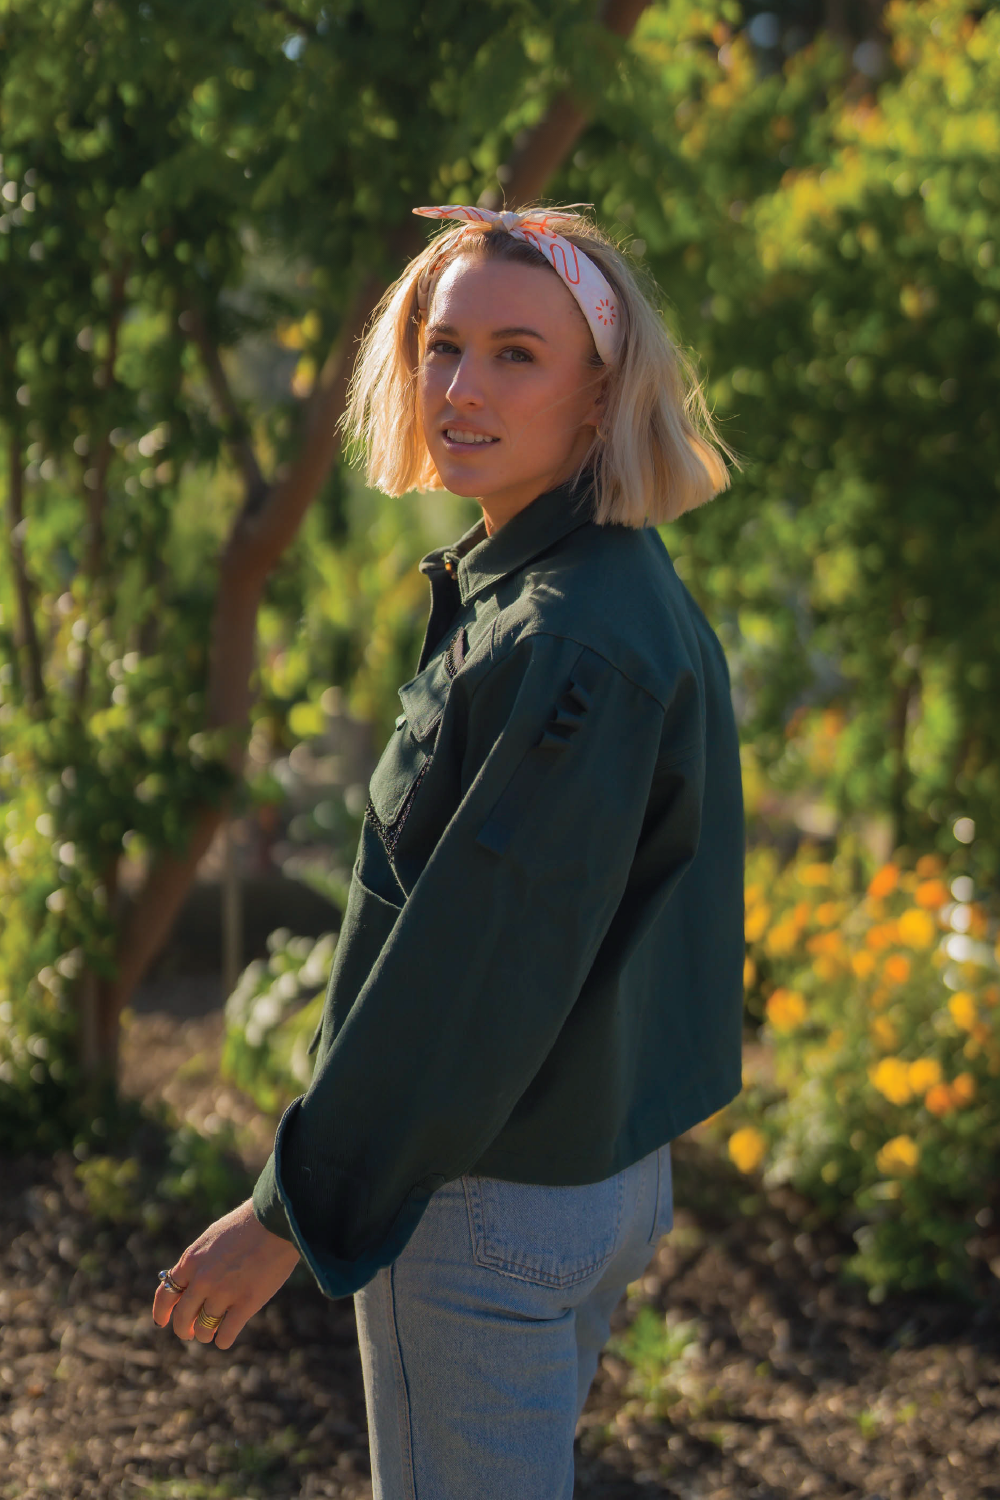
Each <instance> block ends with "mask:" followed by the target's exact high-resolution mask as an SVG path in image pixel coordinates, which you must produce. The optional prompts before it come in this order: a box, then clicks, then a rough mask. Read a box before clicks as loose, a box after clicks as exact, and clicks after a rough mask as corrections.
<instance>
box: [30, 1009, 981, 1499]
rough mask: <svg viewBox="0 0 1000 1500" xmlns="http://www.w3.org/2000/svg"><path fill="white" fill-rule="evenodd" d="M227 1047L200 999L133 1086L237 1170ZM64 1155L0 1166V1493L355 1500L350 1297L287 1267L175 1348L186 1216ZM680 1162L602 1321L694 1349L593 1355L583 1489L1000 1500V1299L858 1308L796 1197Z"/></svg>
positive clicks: (361, 1495)
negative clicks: (223, 1146) (333, 1296)
mask: <svg viewBox="0 0 1000 1500" xmlns="http://www.w3.org/2000/svg"><path fill="white" fill-rule="evenodd" d="M220 1041H221V1017H220V1016H219V1015H218V1014H217V1013H216V1014H211V1015H208V1016H203V1017H198V1016H195V1017H189V1018H188V1019H177V1018H176V1017H173V1016H169V1015H166V1014H163V1013H150V1014H147V1015H139V1016H137V1017H136V1019H135V1020H134V1022H133V1024H132V1027H131V1029H130V1032H129V1035H128V1038H127V1047H126V1080H127V1083H128V1086H129V1087H130V1088H131V1089H133V1091H135V1092H137V1093H141V1094H142V1095H143V1096H145V1097H147V1098H154V1097H157V1096H159V1097H162V1098H165V1099H166V1100H167V1101H168V1103H169V1104H170V1106H171V1108H172V1110H173V1111H174V1112H175V1114H176V1115H177V1117H178V1118H181V1119H184V1118H186V1119H188V1120H190V1121H191V1123H193V1124H196V1125H198V1127H199V1128H201V1129H207V1130H208V1131H212V1130H213V1129H218V1128H219V1124H218V1122H219V1121H229V1122H230V1123H231V1124H232V1125H233V1127H234V1128H235V1129H236V1130H237V1133H238V1138H239V1140H240V1146H241V1150H242V1152H243V1154H244V1159H245V1163H246V1165H247V1167H248V1168H250V1169H252V1168H253V1166H254V1165H255V1164H256V1163H258V1162H259V1160H261V1159H262V1156H263V1154H265V1153H266V1151H267V1149H268V1146H269V1141H270V1136H271V1131H272V1128H273V1122H269V1121H262V1120H260V1119H259V1118H258V1116H257V1112H256V1111H255V1110H254V1108H253V1106H252V1104H251V1103H250V1101H248V1100H246V1099H245V1098H244V1097H243V1096H241V1095H240V1094H239V1093H238V1091H235V1090H233V1089H232V1088H228V1087H226V1086H224V1085H221V1084H220V1083H219V1081H218V1077H217V1072H216V1065H217V1060H218V1050H219V1045H220ZM76 1165H77V1163H76V1161H75V1160H74V1158H73V1157H72V1156H71V1155H69V1154H66V1155H64V1156H60V1157H57V1158H56V1159H54V1160H30V1159H24V1160H20V1161H16V1162H5V1163H3V1164H0V1496H2V1497H3V1500H14V1497H18V1500H41V1497H46V1500H77V1497H79V1500H84V1497H86V1500H119V1497H126V1500H132V1497H139V1496H149V1497H162V1500H249V1497H275V1500H285V1497H311V1496H331V1497H333V1496H336V1497H342V1500H367V1497H369V1496H370V1495H371V1482H370V1472H369V1462H368V1448H367V1437H366V1430H365V1412H364V1395H363V1390H362V1384H361V1370H360V1361H359V1357H358V1351H357V1339H356V1330H355V1325H354V1313H353V1306H352V1304H351V1303H350V1301H340V1302H328V1301H325V1300H324V1299H323V1298H322V1297H321V1296H320V1295H319V1294H318V1292H317V1291H316V1290H315V1288H314V1287H313V1286H312V1285H311V1283H310V1282H309V1281H308V1279H307V1278H306V1276H305V1275H304V1273H299V1272H297V1273H296V1275H295V1276H294V1277H293V1278H292V1280H291V1281H290V1282H289V1283H288V1285H287V1286H286V1287H285V1288H284V1290H283V1291H282V1293H281V1294H279V1296H278V1297H277V1298H276V1299H275V1301H274V1302H273V1303H272V1304H271V1305H270V1306H269V1307H267V1308H266V1309H265V1310H264V1311H263V1312H262V1313H261V1314H260V1315H259V1316H258V1317H257V1318H256V1319H255V1320H254V1322H253V1323H252V1324H251V1325H250V1326H249V1327H248V1328H247V1330H246V1331H245V1332H244V1333H243V1334H242V1335H241V1336H240V1339H239V1341H238V1342H237V1344H236V1346H235V1347H234V1349H233V1350H232V1351H230V1352H229V1353H222V1352H220V1351H219V1350H217V1349H216V1348H215V1347H214V1346H208V1347H205V1346H202V1345H200V1344H192V1345H183V1344H181V1343H180V1342H179V1341H178V1340H177V1339H175V1338H173V1337H172V1336H171V1335H170V1334H169V1333H165V1332H162V1331H160V1330H157V1329H156V1328H155V1327H154V1325H153V1323H152V1320H151V1318H150V1315H149V1309H150V1303H151V1299H152V1293H153V1290H154V1288H155V1285H156V1272H157V1270H158V1269H159V1267H161V1266H164V1265H169V1264H170V1263H171V1262H172V1261H173V1260H174V1259H175V1258H176V1255H177V1253H178V1250H179V1248H181V1247H182V1246H183V1245H184V1244H186V1243H187V1242H188V1240H189V1239H190V1238H192V1237H193V1236H194V1234H196V1233H197V1232H198V1230H199V1229H200V1228H201V1227H203V1226H202V1225H200V1224H199V1223H196V1222H187V1221H186V1220H185V1217H184V1214H183V1213H182V1212H179V1214H178V1217H177V1219H176V1220H175V1221H173V1222H171V1223H170V1224H169V1226H166V1227H164V1228H163V1229H161V1230H160V1231H158V1232H157V1233H151V1232H149V1231H147V1230H144V1229H131V1230H130V1229H128V1228H123V1227H115V1226H111V1227H102V1226H100V1225H98V1224H96V1223H95V1222H94V1219H93V1218H92V1216H91V1214H90V1212H89V1210H88V1206H87V1202H86V1199H85V1196H84V1194H83V1192H82V1189H81V1186H80V1183H79V1181H78V1180H77V1178H76V1175H75V1168H76ZM675 1176H676V1199H677V1203H678V1211H677V1221H676V1226H675V1229H674V1231H673V1233H672V1234H671V1235H669V1236H667V1237H666V1238H665V1239H664V1241H663V1242H662V1244H661V1246H660V1249H659V1252H658V1254H657V1256H656V1259H655V1261H654V1262H653V1264H652V1265H651V1266H650V1268H649V1270H648V1271H647V1273H646V1275H645V1277H644V1278H643V1280H642V1282H641V1283H639V1284H636V1286H634V1287H633V1288H632V1289H631V1294H630V1296H629V1298H628V1299H627V1301H625V1302H623V1304H622V1306H621V1307H620V1308H619V1310H618V1314H617V1316H616V1327H617V1329H618V1330H619V1331H620V1330H621V1329H623V1328H624V1327H625V1326H626V1324H627V1323H628V1322H629V1321H630V1320H631V1319H632V1318H633V1317H634V1316H635V1314H636V1313H637V1312H638V1311H639V1309H640V1308H641V1307H643V1306H651V1307H653V1308H655V1309H657V1310H658V1312H661V1313H663V1314H668V1313H669V1315H670V1317H671V1319H679V1320H682V1321H686V1322H689V1323H691V1324H693V1325H694V1326H693V1330H692V1331H693V1332H695V1333H696V1339H695V1341H694V1342H693V1343H692V1344H691V1346H690V1348H689V1349H688V1351H686V1354H685V1355H684V1356H683V1357H682V1358H681V1359H680V1360H679V1361H678V1362H677V1364H676V1366H674V1367H672V1370H671V1374H670V1377H669V1382H668V1388H667V1389H666V1390H665V1391H661V1392H660V1393H659V1394H658V1396H657V1397H656V1399H653V1400H647V1399H646V1398H645V1396H644V1395H643V1394H641V1393H638V1392H637V1390H636V1388H635V1387H634V1385H632V1384H631V1383H630V1382H631V1381H632V1380H633V1378H634V1377H633V1375H632V1372H631V1371H630V1369H629V1368H628V1366H626V1365H625V1364H624V1363H623V1362H622V1361H621V1360H619V1359H618V1358H616V1357H615V1356H614V1355H613V1354H611V1353H606V1354H605V1355H604V1358H603V1362H602V1366H601V1369H600V1370H599V1372H598V1376H597V1379H596V1381H595V1383H594V1387H593V1389H592V1391H591V1395H590V1399H589V1401H588V1404H587V1408H586V1410H585V1411H584V1414H583V1416H582V1418H581V1420H580V1425H579V1431H578V1444H577V1447H578V1454H577V1486H576V1496H577V1500H626V1497H639V1496H656V1495H663V1496H673V1497H678V1500H680V1497H683V1500H791V1497H792V1496H810V1495H815V1496H819V1497H822V1500H835V1497H837V1500H840V1497H843V1500H880V1497H881V1500H897V1497H916V1500H1000V1465H998V1457H997V1455H998V1451H1000V1313H998V1305H997V1302H996V1301H994V1302H993V1303H990V1304H986V1305H983V1304H979V1305H978V1306H976V1305H964V1304H956V1303H951V1302H946V1301H941V1300H933V1299H925V1300H919V1299H913V1298H907V1299H899V1298H896V1299H893V1298H889V1299H887V1300H886V1301H885V1302H883V1303H881V1304H880V1305H878V1306H872V1305H871V1304H870V1302H869V1301H868V1298H867V1295H866V1294H865V1292H864V1290H863V1289H861V1288H858V1287H852V1286H849V1285H845V1284H843V1283H842V1281H841V1280H840V1274H839V1273H840V1268H841V1265H842V1260H843V1257H844V1254H845V1251H847V1250H849V1248H850V1245H849V1242H848V1244H846V1245H845V1244H844V1243H843V1241H842V1240H839V1239H838V1238H837V1236H836V1235H834V1234H832V1233H830V1232H828V1231H825V1230H823V1231H813V1232H806V1231H805V1230H804V1229H803V1227H802V1226H803V1223H804V1222H807V1221H806V1219H805V1218H804V1215H805V1213H806V1205H804V1204H802V1203H801V1202H800V1201H797V1200H795V1199H794V1197H792V1196H791V1195H785V1196H782V1195H771V1196H770V1197H766V1196H764V1195H762V1194H761V1195H758V1198H757V1202H756V1204H755V1205H754V1206H753V1212H747V1211H746V1209H747V1189H746V1184H745V1183H744V1182H743V1181H741V1180H740V1179H738V1178H736V1177H735V1176H734V1174H733V1173H731V1172H730V1170H729V1168H728V1166H727V1164H725V1163H723V1162H720V1161H719V1160H718V1159H717V1158H716V1157H714V1156H712V1155H711V1154H710V1153H709V1152H708V1151H707V1150H706V1148H705V1147H704V1146H702V1145H700V1144H699V1143H698V1142H697V1141H692V1140H686V1141H681V1142H679V1143H678V1145H677V1147H676V1148H675ZM741 1203H742V1204H743V1211H741V1208H740V1204H741ZM470 1500H474V1497H470ZM511 1500H517V1497H515V1496H512V1497H511Z"/></svg>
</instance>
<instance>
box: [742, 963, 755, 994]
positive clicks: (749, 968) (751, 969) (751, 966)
mask: <svg viewBox="0 0 1000 1500" xmlns="http://www.w3.org/2000/svg"><path fill="white" fill-rule="evenodd" d="M756 978H757V965H756V964H755V963H754V961H753V959H752V958H751V957H750V955H749V954H747V956H746V958H745V959H744V960H743V988H744V989H745V990H749V989H751V988H752V987H753V983H754V980H755V979H756Z"/></svg>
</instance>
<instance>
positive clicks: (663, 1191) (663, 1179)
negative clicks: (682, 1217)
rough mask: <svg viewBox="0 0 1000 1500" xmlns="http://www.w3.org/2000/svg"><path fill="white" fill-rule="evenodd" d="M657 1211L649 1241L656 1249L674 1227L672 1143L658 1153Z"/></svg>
mask: <svg viewBox="0 0 1000 1500" xmlns="http://www.w3.org/2000/svg"><path fill="white" fill-rule="evenodd" d="M656 1165H657V1177H656V1212H655V1213H654V1215H653V1228H652V1231H651V1233H650V1236H649V1243H650V1245H652V1246H653V1247H654V1249H655V1247H656V1246H657V1245H658V1244H659V1242H660V1240H661V1239H662V1237H663V1236H664V1235H665V1234H669V1233H670V1231H671V1229H673V1227H674V1180H673V1172H672V1170H671V1164H670V1143H669V1141H668V1142H667V1144H666V1145H664V1146H661V1147H660V1148H659V1150H658V1151H657V1153H656Z"/></svg>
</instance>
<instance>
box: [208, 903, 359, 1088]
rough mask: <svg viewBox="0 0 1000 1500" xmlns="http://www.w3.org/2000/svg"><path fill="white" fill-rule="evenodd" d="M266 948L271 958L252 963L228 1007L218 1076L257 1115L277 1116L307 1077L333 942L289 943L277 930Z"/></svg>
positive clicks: (323, 939) (285, 932) (325, 936)
mask: <svg viewBox="0 0 1000 1500" xmlns="http://www.w3.org/2000/svg"><path fill="white" fill-rule="evenodd" d="M267 946H268V949H269V950H270V957H269V958H268V959H267V961H266V962H264V961H262V960H260V959H255V960H254V962H253V963H251V964H249V965H248V967H247V968H246V969H244V971H243V973H242V974H241V975H240V979H239V983H238V984H237V986H236V988H235V989H234V990H233V993H232V994H231V995H230V996H229V999H228V1000H227V1001H226V1041H225V1046H224V1049H223V1054H222V1074H223V1077H225V1078H227V1079H229V1080H231V1081H232V1082H233V1083H235V1084H237V1085H238V1086H239V1087H240V1088H242V1089H244V1090H245V1091H246V1092H247V1093H248V1094H250V1096H251V1097H252V1098H253V1099H254V1100H255V1101H256V1102H257V1104H258V1105H259V1106H260V1108H261V1109H263V1110H266V1111H267V1112H268V1113H269V1114H277V1113H279V1112H280V1111H281V1110H282V1109H283V1108H284V1107H285V1105H286V1104H287V1103H288V1102H289V1101H290V1100H291V1098H292V1097H293V1096H294V1095H295V1094H297V1093H301V1092H302V1091H303V1090H304V1089H305V1088H306V1087H307V1086H308V1084H309V1079H310V1077H311V1076H312V1059H311V1057H310V1056H309V1053H308V1047H309V1043H310V1041H311V1039H312V1036H313V1033H314V1032H315V1030H316V1028H317V1026H318V1025H319V1021H320V1016H321V1013H322V1009H323V999H324V991H325V989H326V985H327V981H328V979H329V976H330V966H331V961H332V958H333V952H334V948H335V947H336V938H335V937H334V935H333V934H332V933H324V934H323V936H322V937H319V938H317V939H315V941H314V940H313V939H312V938H307V937H293V936H292V934H291V933H290V932H289V930H288V928H286V927H279V928H278V930H277V931H276V932H272V933H271V934H270V936H269V937H268V940H267ZM317 991H319V993H317Z"/></svg>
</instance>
